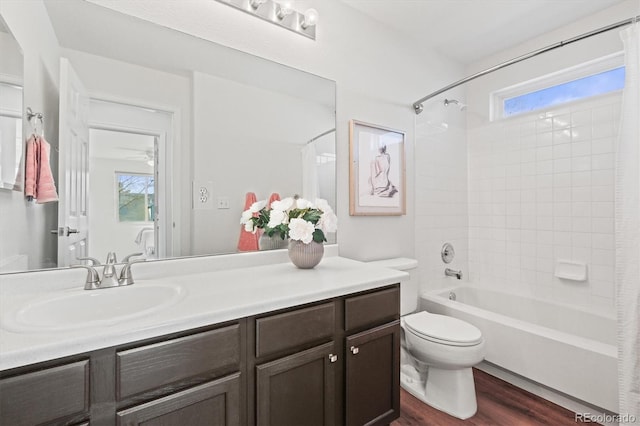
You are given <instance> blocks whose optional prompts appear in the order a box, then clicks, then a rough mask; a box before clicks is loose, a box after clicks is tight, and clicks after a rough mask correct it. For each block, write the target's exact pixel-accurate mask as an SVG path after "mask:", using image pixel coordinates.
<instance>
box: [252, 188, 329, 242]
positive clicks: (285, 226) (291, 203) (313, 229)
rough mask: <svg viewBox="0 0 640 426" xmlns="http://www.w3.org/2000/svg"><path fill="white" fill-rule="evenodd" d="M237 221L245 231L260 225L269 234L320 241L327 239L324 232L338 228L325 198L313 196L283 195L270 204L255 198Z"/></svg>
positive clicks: (307, 240)
mask: <svg viewBox="0 0 640 426" xmlns="http://www.w3.org/2000/svg"><path fill="white" fill-rule="evenodd" d="M240 223H241V224H243V225H244V229H245V231H247V232H254V233H255V232H256V230H257V229H259V228H261V229H264V232H265V234H267V235H268V236H269V237H272V236H274V235H278V236H280V238H282V239H283V240H284V239H287V238H290V239H292V240H298V241H302V242H303V243H305V244H309V243H310V242H311V241H315V242H318V243H322V242H324V241H327V238H326V237H325V233H327V232H335V231H336V230H337V229H338V218H337V216H336V214H335V213H334V212H333V209H332V208H331V206H329V203H327V201H326V200H322V199H317V200H316V201H315V203H312V202H310V201H307V200H305V199H303V198H291V197H289V198H285V199H282V200H280V201H273V202H272V203H271V208H268V207H267V202H266V201H265V200H262V201H257V202H255V203H253V204H252V205H251V207H249V209H248V210H245V211H244V212H242V217H241V219H240Z"/></svg>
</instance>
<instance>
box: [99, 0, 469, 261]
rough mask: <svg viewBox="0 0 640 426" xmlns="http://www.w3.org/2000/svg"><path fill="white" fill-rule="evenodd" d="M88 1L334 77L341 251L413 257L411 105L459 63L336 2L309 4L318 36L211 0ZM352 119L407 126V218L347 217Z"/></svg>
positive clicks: (450, 76)
mask: <svg viewBox="0 0 640 426" xmlns="http://www.w3.org/2000/svg"><path fill="white" fill-rule="evenodd" d="M92 2H93V3H97V4H100V5H103V6H105V7H109V8H112V9H115V10H119V11H122V12H124V13H128V14H131V15H134V16H138V17H140V18H143V19H147V20H150V21H152V22H156V23H158V24H161V25H164V26H167V27H170V28H175V29H178V30H181V31H184V32H187V33H190V34H194V35H197V36H199V37H202V38H204V39H208V40H212V41H215V42H218V43H221V44H223V45H226V46H230V47H233V48H236V49H240V50H244V51H246V52H249V53H252V54H255V55H258V56H261V57H264V58H267V59H271V60H274V61H277V62H280V63H283V64H285V65H289V66H292V67H295V68H299V69H302V70H304V71H308V72H311V73H315V74H318V75H321V76H323V77H325V78H329V79H333V80H335V81H336V82H337V144H338V148H337V149H338V151H337V186H338V187H337V195H338V209H337V213H338V217H339V230H338V235H339V240H338V241H339V243H340V251H341V254H342V255H344V256H348V257H353V258H357V259H377V258H384V257H391V256H414V241H415V237H414V214H413V212H414V185H413V182H414V176H415V167H414V162H413V158H414V141H415V138H414V117H415V115H414V113H413V110H412V108H411V103H412V102H413V101H415V100H416V99H417V98H419V97H420V96H422V95H423V94H424V93H426V92H428V91H430V90H435V89H437V88H438V87H439V86H442V85H444V84H446V83H448V82H449V80H451V79H455V78H456V77H459V76H460V75H461V72H460V68H459V67H457V66H456V65H455V64H453V63H452V62H451V61H449V60H447V59H445V58H443V57H441V56H438V55H437V54H435V53H434V52H432V51H428V50H425V49H424V48H423V47H422V46H421V45H419V44H418V43H414V42H412V41H410V40H408V39H406V38H404V37H403V36H400V35H399V34H397V33H395V32H393V31H390V30H387V29H386V28H384V27H383V26H381V25H380V24H379V23H377V22H376V21H374V20H372V19H370V18H368V17H366V16H364V15H363V14H362V13H359V12H357V11H355V10H354V9H351V8H350V7H348V6H347V5H345V4H344V3H341V2H339V1H337V0H323V1H317V0H316V1H309V2H307V4H308V5H309V7H311V6H313V7H314V8H316V9H317V10H318V11H319V13H320V16H321V21H320V25H319V26H318V30H317V39H316V41H312V40H309V39H306V38H305V37H301V36H298V35H296V34H293V33H291V32H290V31H287V30H284V29H282V28H278V27H276V26H274V25H272V24H270V23H267V22H263V21H261V20H258V19H255V18H254V17H251V16H249V15H247V14H244V13H241V12H239V11H237V10H234V9H232V8H230V7H228V6H225V5H224V4H220V3H218V2H212V1H208V0H197V1H190V2H179V3H178V2H157V1H152V0H145V1H137V2H129V1H119V0H116V1H103V0H92ZM350 119H357V120H361V121H365V122H369V123H376V124H380V125H382V126H386V127H391V128H395V129H402V130H404V131H406V135H407V136H406V137H407V144H406V147H407V152H406V155H407V184H408V199H407V201H408V202H407V215H406V216H401V217H350V216H349V214H348V205H349V164H348V158H349V140H348V123H349V120H350ZM379 241H384V244H380V243H379Z"/></svg>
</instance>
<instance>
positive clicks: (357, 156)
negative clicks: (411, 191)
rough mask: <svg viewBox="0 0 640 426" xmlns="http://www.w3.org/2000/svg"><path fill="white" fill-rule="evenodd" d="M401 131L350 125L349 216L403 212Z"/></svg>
mask: <svg viewBox="0 0 640 426" xmlns="http://www.w3.org/2000/svg"><path fill="white" fill-rule="evenodd" d="M404 139H405V135H404V132H402V131H400V130H394V129H389V128H387V127H382V126H377V125H375V124H368V123H363V122H361V121H356V120H351V121H350V122H349V163H350V167H349V183H350V189H349V214H350V215H351V216H400V215H403V214H405V213H406V193H407V189H406V183H405V159H404Z"/></svg>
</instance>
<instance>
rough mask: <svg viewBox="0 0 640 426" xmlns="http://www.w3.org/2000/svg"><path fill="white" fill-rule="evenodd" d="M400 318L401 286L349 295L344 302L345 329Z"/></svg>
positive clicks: (353, 328)
mask: <svg viewBox="0 0 640 426" xmlns="http://www.w3.org/2000/svg"><path fill="white" fill-rule="evenodd" d="M398 318H400V286H399V285H396V286H395V287H393V288H388V289H385V290H379V291H375V292H372V293H366V294H363V295H360V296H354V297H349V298H348V299H346V300H345V302H344V321H345V330H346V331H351V330H357V329H360V328H363V327H373V326H376V325H379V324H383V323H385V322H389V321H393V320H397V319H398Z"/></svg>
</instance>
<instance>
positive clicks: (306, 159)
mask: <svg viewBox="0 0 640 426" xmlns="http://www.w3.org/2000/svg"><path fill="white" fill-rule="evenodd" d="M319 192H320V184H319V182H318V164H317V159H316V147H315V142H310V143H307V144H306V145H305V146H304V147H303V148H302V196H303V197H304V198H306V199H307V200H310V201H311V202H314V201H315V199H316V198H318V193H319Z"/></svg>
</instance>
